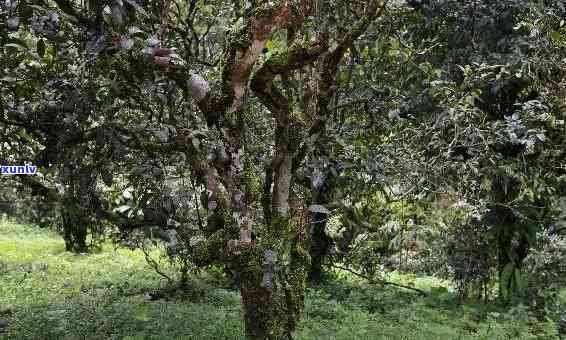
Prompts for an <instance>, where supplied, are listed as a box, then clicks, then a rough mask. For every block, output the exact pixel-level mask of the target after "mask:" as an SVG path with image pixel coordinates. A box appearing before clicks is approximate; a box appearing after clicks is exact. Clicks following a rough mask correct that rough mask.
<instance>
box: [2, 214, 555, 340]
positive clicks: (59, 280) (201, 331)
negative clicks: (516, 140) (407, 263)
mask: <svg viewBox="0 0 566 340" xmlns="http://www.w3.org/2000/svg"><path fill="white" fill-rule="evenodd" d="M64 249H65V247H64V244H63V242H62V240H61V239H60V238H59V237H58V236H57V235H55V234H53V233H51V232H49V231H45V230H40V229H38V228H35V227H28V226H22V225H16V224H11V223H8V222H6V221H4V222H2V221H0V339H198V340H205V339H243V327H244V325H243V323H242V319H241V315H240V302H239V299H240V296H239V294H238V293H237V292H235V291H231V290H226V289H222V288H219V287H218V286H217V285H214V284H212V283H211V282H214V281H213V280H212V279H211V278H212V277H213V275H211V274H206V275H202V277H201V278H199V279H198V280H194V282H193V284H192V285H193V288H192V291H191V292H190V293H188V294H187V298H185V299H169V300H167V299H159V300H155V301H150V300H149V299H147V293H148V292H151V291H155V290H156V289H159V288H160V287H163V286H164V282H163V280H162V279H161V277H160V276H159V275H157V274H156V273H154V272H153V270H152V269H151V268H149V267H148V266H147V265H146V263H145V260H144V258H143V254H141V253H140V252H137V251H130V250H126V249H118V250H114V249H113V247H111V246H105V247H104V248H103V251H102V252H100V253H97V254H90V255H72V254H69V253H65V252H64ZM395 279H396V280H398V281H399V282H403V283H405V284H407V281H408V280H409V279H408V277H403V276H398V277H396V278H395ZM414 283H415V284H416V285H417V286H418V287H420V288H423V289H426V290H427V291H429V292H432V293H433V294H432V297H428V298H421V297H418V296H417V295H415V294H413V293H411V292H405V291H401V290H396V289H393V288H389V287H386V288H383V287H376V286H368V285H365V284H363V283H360V282H356V281H354V280H353V279H352V278H349V277H344V278H343V279H341V280H340V282H339V283H335V284H332V285H327V286H325V287H323V288H318V289H309V291H308V294H307V306H306V312H305V317H304V319H303V321H302V323H301V325H300V329H299V331H298V332H297V334H296V338H297V339H340V340H341V339H435V340H436V339H490V340H491V339H557V337H556V335H555V334H556V327H555V325H554V324H553V323H551V322H539V321H537V320H536V319H535V318H533V317H532V316H531V315H530V314H529V313H528V312H527V310H526V309H525V308H521V307H515V308H514V309H512V310H511V311H507V312H504V311H501V310H497V309H495V308H494V307H486V306H481V305H470V304H467V305H461V304H458V303H457V300H456V299H455V298H454V297H453V295H452V294H450V293H449V292H447V291H446V290H444V289H439V288H437V286H439V285H440V284H441V283H440V282H439V281H437V280H435V279H430V278H421V279H416V280H415V282H414ZM432 287H434V288H432Z"/></svg>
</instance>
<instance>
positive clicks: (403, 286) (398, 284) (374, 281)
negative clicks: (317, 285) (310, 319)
mask: <svg viewBox="0 0 566 340" xmlns="http://www.w3.org/2000/svg"><path fill="white" fill-rule="evenodd" d="M331 267H333V268H336V269H342V270H345V271H347V272H349V273H351V274H354V275H355V276H357V277H360V278H362V279H365V280H367V281H368V283H370V284H382V285H384V286H395V287H399V288H405V289H409V290H413V291H415V292H417V293H419V294H420V295H422V296H427V295H428V294H427V293H426V292H425V291H424V290H421V289H418V288H415V287H411V286H406V285H403V284H400V283H395V282H390V281H385V280H375V279H372V278H371V277H369V276H367V275H364V274H361V273H358V272H356V271H353V270H352V269H349V268H346V267H341V266H337V265H334V264H333V265H331Z"/></svg>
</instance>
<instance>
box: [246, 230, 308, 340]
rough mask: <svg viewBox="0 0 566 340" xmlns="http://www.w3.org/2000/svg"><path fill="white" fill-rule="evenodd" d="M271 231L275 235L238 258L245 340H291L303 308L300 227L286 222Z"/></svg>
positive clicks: (304, 255)
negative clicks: (247, 339) (246, 338)
mask: <svg viewBox="0 0 566 340" xmlns="http://www.w3.org/2000/svg"><path fill="white" fill-rule="evenodd" d="M275 223H277V222H275ZM270 229H271V230H273V231H274V232H273V233H271V234H272V235H271V236H268V237H266V239H265V240H263V241H260V242H259V244H257V245H252V246H250V247H248V248H247V249H245V250H243V251H242V252H241V254H240V256H239V261H240V262H239V265H238V267H239V272H240V279H241V283H240V292H241V294H242V303H243V308H244V319H245V324H246V336H247V337H248V338H249V339H258V340H259V339H262V340H265V339H269V340H279V339H292V333H293V331H294V330H295V328H296V326H297V323H298V321H299V319H300V316H301V314H302V311H303V307H304V294H305V283H306V270H307V268H308V264H309V255H308V252H307V250H306V248H305V245H306V241H307V236H306V232H305V230H304V228H302V226H300V225H297V224H295V223H292V222H290V220H289V219H282V220H280V222H279V225H276V224H272V227H271V228H270ZM278 230H279V231H280V232H277V231H278ZM277 234H279V237H278V235H277ZM270 240H272V241H270Z"/></svg>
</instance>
